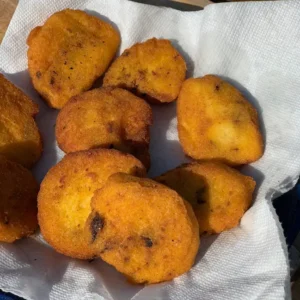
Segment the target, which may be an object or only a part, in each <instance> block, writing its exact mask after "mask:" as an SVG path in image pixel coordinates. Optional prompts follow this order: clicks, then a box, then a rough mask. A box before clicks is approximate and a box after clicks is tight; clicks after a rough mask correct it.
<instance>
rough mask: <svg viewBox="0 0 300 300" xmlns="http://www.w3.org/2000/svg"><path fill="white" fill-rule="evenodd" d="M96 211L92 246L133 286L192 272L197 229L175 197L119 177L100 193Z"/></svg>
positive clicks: (145, 182)
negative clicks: (190, 270) (133, 284)
mask: <svg viewBox="0 0 300 300" xmlns="http://www.w3.org/2000/svg"><path fill="white" fill-rule="evenodd" d="M92 208H93V211H92V213H91V215H90V217H89V219H88V221H87V224H86V231H87V232H89V235H90V241H91V242H93V244H94V245H95V246H96V248H97V250H98V255H100V256H101V258H102V259H103V260H104V261H106V262H107V263H109V264H111V265H113V266H114V267H115V268H116V269H117V270H118V271H120V272H121V273H123V274H125V275H126V276H127V277H128V279H129V280H130V281H131V282H133V283H156V282H161V281H166V280H171V279H173V278H175V277H177V276H179V275H181V274H183V273H185V272H187V271H188V270H189V269H190V268H191V267H192V265H193V263H194V260H195V256H196V254H197V251H198V248H199V229H198V224H197V220H196V218H195V215H194V213H193V210H192V208H191V206H190V205H189V203H187V202H186V201H184V200H183V199H182V198H181V197H180V196H179V195H178V194H177V193H176V192H175V191H173V190H171V189H169V188H168V187H166V186H164V185H161V184H159V183H157V182H155V181H153V180H151V179H146V178H137V177H134V176H130V175H127V174H120V173H119V174H114V175H112V176H111V177H110V178H109V179H108V181H107V182H106V184H105V185H104V186H103V188H102V189H100V190H97V191H96V192H95V194H94V197H93V199H92Z"/></svg>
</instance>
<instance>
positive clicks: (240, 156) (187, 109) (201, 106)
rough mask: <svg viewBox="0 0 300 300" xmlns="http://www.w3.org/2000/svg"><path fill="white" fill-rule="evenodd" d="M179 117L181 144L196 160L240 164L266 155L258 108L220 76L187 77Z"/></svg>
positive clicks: (178, 106) (179, 100)
mask: <svg viewBox="0 0 300 300" xmlns="http://www.w3.org/2000/svg"><path fill="white" fill-rule="evenodd" d="M177 116H178V133H179V139H180V143H181V145H182V147H183V149H184V152H185V153H186V154H187V155H188V156H190V157H192V158H194V159H199V160H200V159H215V160H220V161H223V162H225V163H227V164H231V165H239V164H247V163H251V162H254V161H256V160H258V159H259V158H260V157H261V156H262V154H263V140H262V136H261V133H260V131H259V122H258V116H257V111H256V110H255V108H254V107H253V106H252V105H251V104H250V103H249V102H247V101H246V100H245V98H244V97H243V96H242V94H241V93H240V92H239V91H238V90H237V89H236V88H234V87H233V86H232V85H230V84H229V83H227V82H225V81H223V80H222V79H220V78H218V77H217V76H213V75H207V76H204V77H202V78H197V79H193V78H192V79H188V80H186V81H185V82H184V83H183V86H182V89H181V91H180V95H179V97H178V103H177Z"/></svg>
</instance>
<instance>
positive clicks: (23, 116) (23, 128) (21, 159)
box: [0, 74, 42, 168]
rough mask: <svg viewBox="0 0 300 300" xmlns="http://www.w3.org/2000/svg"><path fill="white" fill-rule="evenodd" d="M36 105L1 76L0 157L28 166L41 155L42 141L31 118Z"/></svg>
mask: <svg viewBox="0 0 300 300" xmlns="http://www.w3.org/2000/svg"><path fill="white" fill-rule="evenodd" d="M38 111H39V110H38V106H37V104H35V103H34V102H32V101H31V99H30V98H29V97H27V96H26V95H25V94H24V93H23V92H22V91H21V90H19V89H18V88H17V87H16V86H14V85H13V84H12V83H11V82H9V81H8V80H7V79H6V78H5V77H4V76H3V75H2V74H0V154H2V155H4V156H5V157H7V158H8V159H10V160H12V161H15V162H18V163H20V164H21V165H23V166H24V167H27V168H29V167H31V166H32V165H33V164H34V163H35V162H36V161H37V160H38V159H39V158H40V156H41V153H42V140H41V136H40V133H39V130H38V127H37V125H36V123H35V121H34V119H33V117H34V116H35V115H36V114H37V113H38Z"/></svg>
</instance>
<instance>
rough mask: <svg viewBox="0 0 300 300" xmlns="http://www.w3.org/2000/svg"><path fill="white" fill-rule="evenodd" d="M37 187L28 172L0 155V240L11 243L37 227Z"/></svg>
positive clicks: (27, 234) (32, 231)
mask: <svg viewBox="0 0 300 300" xmlns="http://www.w3.org/2000/svg"><path fill="white" fill-rule="evenodd" d="M38 190H39V185H38V183H37V182H36V180H35V179H34V177H33V176H32V174H31V173H30V171H29V170H27V169H25V168H24V167H22V166H21V165H20V164H18V163H15V162H12V161H10V160H7V159H6V158H5V157H4V156H1V155H0V241H1V242H7V243H12V242H14V241H15V240H17V239H20V238H22V237H26V236H29V235H30V234H32V233H34V231H35V230H36V229H37V227H38V223H37V200H36V199H37V193H38Z"/></svg>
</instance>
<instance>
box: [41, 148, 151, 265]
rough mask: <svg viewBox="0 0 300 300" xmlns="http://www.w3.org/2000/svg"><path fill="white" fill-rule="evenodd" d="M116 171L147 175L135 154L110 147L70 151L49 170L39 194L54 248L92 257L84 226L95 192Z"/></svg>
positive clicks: (45, 229) (46, 235) (43, 224)
mask: <svg viewBox="0 0 300 300" xmlns="http://www.w3.org/2000/svg"><path fill="white" fill-rule="evenodd" d="M115 172H125V173H130V174H133V175H140V176H144V175H145V169H144V167H143V165H142V163H141V162H140V161H139V160H137V159H136V158H135V157H133V156H131V155H130V154H124V153H121V152H119V151H117V150H107V149H94V150H87V151H80V152H74V153H70V154H67V155H66V156H65V157H64V158H63V159H62V160H61V161H60V162H59V163H58V164H57V165H56V166H54V167H53V168H52V169H50V171H49V172H48V173H47V175H46V177H45V178H44V180H43V181H42V183H41V189H40V192H39V194H38V219H39V224H40V228H41V232H42V235H43V237H44V238H45V240H46V241H47V242H48V243H49V244H50V245H51V246H52V247H53V248H54V249H56V250H57V251H58V252H60V253H62V254H65V255H68V256H71V257H74V258H81V259H91V258H93V256H94V255H95V252H94V249H93V247H92V243H91V242H90V241H89V239H88V235H86V234H85V233H84V225H85V222H86V220H87V218H88V216H89V214H90V212H91V207H90V202H91V198H92V196H93V194H94V191H95V190H96V189H99V188H101V187H102V186H103V184H104V183H105V181H106V179H107V178H108V177H109V176H110V175H112V174H114V173H115Z"/></svg>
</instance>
